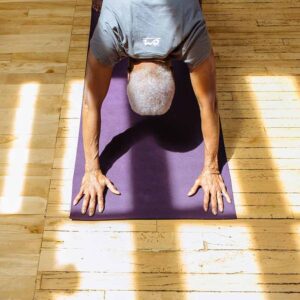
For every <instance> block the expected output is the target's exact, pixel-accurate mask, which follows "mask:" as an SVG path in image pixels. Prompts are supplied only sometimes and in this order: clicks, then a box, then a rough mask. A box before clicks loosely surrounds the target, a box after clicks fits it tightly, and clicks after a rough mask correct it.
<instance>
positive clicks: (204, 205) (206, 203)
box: [203, 190, 209, 211]
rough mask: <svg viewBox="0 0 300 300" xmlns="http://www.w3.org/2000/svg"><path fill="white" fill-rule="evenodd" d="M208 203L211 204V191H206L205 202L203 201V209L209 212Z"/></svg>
mask: <svg viewBox="0 0 300 300" xmlns="http://www.w3.org/2000/svg"><path fill="white" fill-rule="evenodd" d="M208 203H209V191H207V190H205V191H204V200H203V208H204V211H208Z"/></svg>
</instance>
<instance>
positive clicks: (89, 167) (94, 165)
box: [84, 159, 101, 172]
mask: <svg viewBox="0 0 300 300" xmlns="http://www.w3.org/2000/svg"><path fill="white" fill-rule="evenodd" d="M84 170H85V172H91V171H98V170H100V171H101V169H100V162H99V160H98V159H97V160H95V161H89V162H86V163H85V166H84Z"/></svg>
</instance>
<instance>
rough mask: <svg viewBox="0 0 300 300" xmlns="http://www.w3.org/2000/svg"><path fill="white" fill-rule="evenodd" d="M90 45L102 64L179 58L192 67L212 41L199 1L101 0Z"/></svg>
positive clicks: (204, 53)
mask: <svg viewBox="0 0 300 300" xmlns="http://www.w3.org/2000/svg"><path fill="white" fill-rule="evenodd" d="M90 47H91V50H92V51H93V53H94V55H95V56H96V58H97V59H98V60H99V61H100V62H102V63H103V64H105V65H110V66H114V65H115V64H116V63H117V62H119V61H120V60H121V59H122V58H125V57H128V56H129V57H132V58H135V59H180V60H183V61H184V62H186V63H187V64H188V66H189V68H190V69H193V68H194V67H195V66H196V65H197V64H198V63H199V62H201V61H202V60H204V59H205V58H206V57H207V56H208V55H209V54H210V50H211V41H210V37H209V34H208V32H207V28H206V22H205V19H204V17H203V14H202V11H201V8H200V4H199V0H104V1H103V4H102V9H101V14H100V17H99V20H98V23H97V26H96V28H95V31H94V33H93V36H92V39H91V42H90Z"/></svg>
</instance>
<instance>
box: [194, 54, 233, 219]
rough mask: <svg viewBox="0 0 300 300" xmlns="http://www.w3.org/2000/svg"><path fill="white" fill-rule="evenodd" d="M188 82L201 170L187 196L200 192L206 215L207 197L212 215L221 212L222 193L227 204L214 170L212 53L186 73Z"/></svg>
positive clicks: (216, 127) (215, 128)
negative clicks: (197, 121)
mask: <svg viewBox="0 0 300 300" xmlns="http://www.w3.org/2000/svg"><path fill="white" fill-rule="evenodd" d="M190 78H191V82H192V86H193V89H194V93H195V95H196V97H197V100H198V104H199V108H200V113H201V127H202V133H203V139H204V148H205V153H204V168H203V171H202V173H201V174H200V175H199V177H198V179H196V181H195V184H194V186H193V187H192V189H191V193H192V194H193V193H195V192H196V190H197V188H198V187H199V186H202V188H203V191H204V209H205V210H206V211H207V209H208V203H209V195H211V205H212V211H213V213H215V214H216V213H217V207H219V210H220V211H223V201H222V193H223V194H224V196H225V197H226V199H227V201H228V202H230V199H229V195H228V193H227V191H226V189H225V185H224V182H223V179H222V176H221V174H219V166H218V148H219V127H220V124H219V111H218V102H217V97H216V67H215V57H214V52H213V50H211V52H210V55H209V56H208V58H206V59H205V60H204V61H203V62H202V63H200V64H199V65H197V66H196V67H195V68H194V69H193V70H191V71H190Z"/></svg>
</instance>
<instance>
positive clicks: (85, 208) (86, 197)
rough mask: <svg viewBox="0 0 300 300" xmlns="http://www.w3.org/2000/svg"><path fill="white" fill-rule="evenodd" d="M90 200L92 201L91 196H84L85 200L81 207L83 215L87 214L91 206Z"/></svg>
mask: <svg viewBox="0 0 300 300" xmlns="http://www.w3.org/2000/svg"><path fill="white" fill-rule="evenodd" d="M89 200H90V194H86V195H85V196H84V200H83V203H82V207H81V213H82V214H85V213H86V210H87V207H88V205H89Z"/></svg>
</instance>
